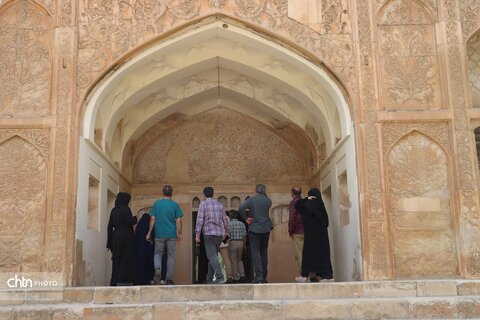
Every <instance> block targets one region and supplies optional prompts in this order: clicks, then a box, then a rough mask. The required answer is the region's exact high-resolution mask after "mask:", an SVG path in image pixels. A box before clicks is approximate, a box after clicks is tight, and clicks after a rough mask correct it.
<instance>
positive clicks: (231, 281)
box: [225, 278, 235, 283]
mask: <svg viewBox="0 0 480 320" xmlns="http://www.w3.org/2000/svg"><path fill="white" fill-rule="evenodd" d="M234 282H235V280H233V278H228V279H227V281H225V283H234Z"/></svg>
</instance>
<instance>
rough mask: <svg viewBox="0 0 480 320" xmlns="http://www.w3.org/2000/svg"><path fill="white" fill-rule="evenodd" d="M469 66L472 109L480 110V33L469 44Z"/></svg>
mask: <svg viewBox="0 0 480 320" xmlns="http://www.w3.org/2000/svg"><path fill="white" fill-rule="evenodd" d="M467 66H468V78H469V80H470V92H471V94H472V107H474V108H480V32H477V33H476V34H474V35H473V36H472V37H471V38H470V39H469V40H468V42H467Z"/></svg>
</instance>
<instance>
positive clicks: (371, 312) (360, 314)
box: [352, 299, 409, 319]
mask: <svg viewBox="0 0 480 320" xmlns="http://www.w3.org/2000/svg"><path fill="white" fill-rule="evenodd" d="M408 306H409V304H408V301H407V300H393V299H385V300H383V299H377V300H371V299H369V300H365V299H359V300H355V301H353V302H352V319H398V318H405V317H407V316H408Z"/></svg>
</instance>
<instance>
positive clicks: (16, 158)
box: [0, 135, 47, 272]
mask: <svg viewBox="0 0 480 320" xmlns="http://www.w3.org/2000/svg"><path fill="white" fill-rule="evenodd" d="M0 176H1V177H2V179H0V216H1V217H2V219H1V221H0V229H1V230H2V234H1V235H0V247H1V248H2V250H1V251H0V271H1V272H9V271H17V272H20V271H30V272H39V271H41V270H42V263H43V244H44V229H45V213H46V192H45V190H46V184H47V163H46V161H45V158H44V156H43V155H42V154H41V152H40V151H39V150H38V149H37V148H36V147H35V146H34V145H32V144H31V143H30V142H29V141H27V140H25V139H23V138H22V137H20V136H18V135H15V136H12V137H11V138H9V139H7V140H5V141H3V142H1V143H0ZM12 221H15V223H12ZM25 234H28V237H25Z"/></svg>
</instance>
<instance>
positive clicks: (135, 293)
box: [0, 280, 480, 317]
mask: <svg viewBox="0 0 480 320" xmlns="http://www.w3.org/2000/svg"><path fill="white" fill-rule="evenodd" d="M477 295H480V280H418V281H359V282H334V283H279V284H255V285H253V284H234V285H226V284H223V285H174V286H132V287H66V288H54V289H43V290H38V289H24V290H18V289H15V290H0V306H2V305H3V306H5V305H34V304H61V303H69V304H114V305H127V304H149V303H162V302H191V301H228V300H235V301H260V300H282V301H283V300H285V301H286V300H306V299H316V300H321V299H359V298H395V297H456V296H477ZM479 317H480V314H479Z"/></svg>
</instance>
